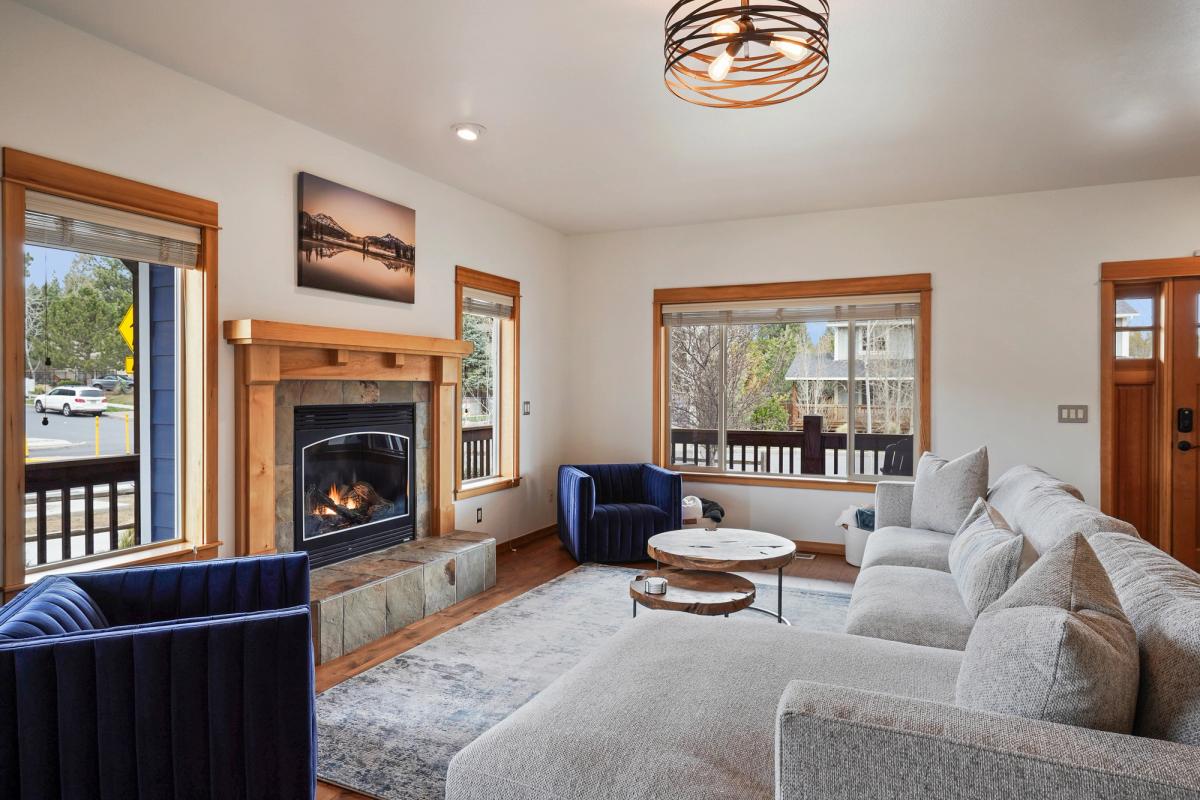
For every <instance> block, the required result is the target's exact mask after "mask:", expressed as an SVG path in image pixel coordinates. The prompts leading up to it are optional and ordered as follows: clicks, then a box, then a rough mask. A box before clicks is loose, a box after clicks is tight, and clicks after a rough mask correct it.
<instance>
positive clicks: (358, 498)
mask: <svg viewBox="0 0 1200 800" xmlns="http://www.w3.org/2000/svg"><path fill="white" fill-rule="evenodd" d="M415 421H416V407H415V406H414V405H413V404H412V403H386V404H368V405H334V406H299V407H297V408H296V412H295V428H296V438H295V450H294V458H293V460H294V462H295V466H294V471H295V476H294V484H293V486H294V497H295V509H294V512H293V524H294V531H295V548H296V550H307V551H308V557H309V563H310V564H311V565H312V566H313V567H319V566H323V565H325V564H332V563H335V562H337V561H343V560H345V559H347V558H353V557H354V556H357V555H361V554H363V553H368V552H371V551H373V550H381V549H383V548H385V547H390V546H392V545H394V544H398V543H400V542H406V541H409V540H410V539H413V538H414V537H415V536H416V525H415V522H416V519H417V513H416V512H417V509H416V493H415V491H414V489H415V484H416V479H415V475H414V470H415V468H416V464H415V459H414V458H413V457H411V456H412V448H413V441H414V435H415V428H416V425H415Z"/></svg>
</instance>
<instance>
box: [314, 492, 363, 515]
mask: <svg viewBox="0 0 1200 800" xmlns="http://www.w3.org/2000/svg"><path fill="white" fill-rule="evenodd" d="M325 494H326V496H328V497H329V499H330V500H332V501H333V503H334V505H339V506H341V507H342V508H345V509H347V510H348V511H353V510H354V509H356V508H358V506H359V498H358V497H356V496H355V495H353V494H351V493H350V492H346V496H345V497H343V496H342V493H341V489H340V488H339V487H338V485H337V484H333V485H331V486H330V487H329V491H327V492H325ZM316 514H317V515H318V516H322V517H334V516H337V511H335V510H334V509H332V508H330V507H329V506H328V505H325V504H322V505H321V507H320V508H318V509H317V510H316Z"/></svg>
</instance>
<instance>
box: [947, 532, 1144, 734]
mask: <svg viewBox="0 0 1200 800" xmlns="http://www.w3.org/2000/svg"><path fill="white" fill-rule="evenodd" d="M1137 691H1138V645H1137V638H1136V636H1135V635H1134V631H1133V626H1132V625H1130V624H1129V620H1128V619H1126V618H1125V615H1124V613H1122V611H1121V603H1120V602H1119V601H1118V599H1117V593H1116V592H1115V591H1114V590H1113V586H1112V583H1111V582H1110V581H1109V578H1108V575H1107V574H1106V573H1105V571H1104V567H1103V566H1102V565H1101V563H1100V559H1099V558H1097V557H1096V553H1095V552H1094V551H1093V550H1092V548H1091V547H1090V546H1089V545H1088V543H1087V540H1086V539H1085V538H1084V536H1083V535H1082V534H1078V533H1076V534H1073V535H1071V536H1069V537H1067V538H1066V539H1064V540H1062V541H1061V542H1059V543H1058V544H1057V545H1055V546H1054V547H1053V548H1052V549H1051V550H1049V551H1048V552H1047V553H1045V554H1044V555H1043V556H1042V557H1041V558H1040V559H1038V561H1037V563H1036V564H1034V565H1033V567H1031V568H1030V570H1029V571H1028V572H1026V573H1025V574H1024V575H1022V576H1021V578H1020V579H1019V580H1018V581H1017V582H1016V583H1015V584H1014V585H1013V587H1012V588H1011V589H1010V590H1009V591H1008V592H1007V593H1006V594H1005V595H1004V597H1002V598H1000V599H999V600H997V601H996V602H995V603H993V604H992V605H991V606H989V607H988V609H987V611H985V612H984V613H983V614H981V615H980V616H979V619H978V621H976V623H975V629H974V630H973V631H971V638H970V641H968V642H967V650H966V653H965V655H964V657H963V668H962V671H961V672H960V673H959V676H958V688H957V690H956V692H955V700H956V702H957V703H958V705H961V706H964V707H966V708H971V709H975V710H977V711H989V712H993V713H997V714H1012V715H1014V716H1018V717H1027V718H1029V719H1037V720H1043V721H1046V722H1057V723H1060V724H1063V725H1076V726H1079V727H1084V728H1093V729H1096V730H1104V731H1111V732H1113V733H1129V732H1130V731H1132V730H1133V717H1134V710H1135V706H1136V704H1137Z"/></svg>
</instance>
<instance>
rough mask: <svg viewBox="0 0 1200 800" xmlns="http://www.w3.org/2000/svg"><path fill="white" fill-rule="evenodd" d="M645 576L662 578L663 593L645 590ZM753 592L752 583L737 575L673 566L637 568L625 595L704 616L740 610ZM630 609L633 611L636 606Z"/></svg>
mask: <svg viewBox="0 0 1200 800" xmlns="http://www.w3.org/2000/svg"><path fill="white" fill-rule="evenodd" d="M647 578H666V579H667V591H666V593H665V594H649V593H648V592H647V591H646V579H647ZM754 595H755V589H754V584H753V583H751V582H750V581H748V580H746V579H745V578H743V577H742V576H741V575H731V574H729V573H728V572H710V571H701V570H694V569H675V568H674V567H668V568H667V569H656V570H651V571H649V572H640V573H638V575H637V577H636V578H634V579H633V581H632V582H631V583H630V584H629V596H630V597H632V598H633V599H634V600H636V601H637V602H638V603H639V604H641V605H643V606H645V607H646V608H657V609H660V610H665V611H684V612H687V613H688V614H700V615H702V616H706V617H715V616H718V615H720V614H725V615H729V614H732V613H733V612H735V611H741V610H742V609H743V608H747V607H749V606H750V605H751V604H752V603H753V602H754ZM634 613H635V614H636V613H637V610H636V609H634Z"/></svg>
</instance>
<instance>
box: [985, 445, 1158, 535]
mask: <svg viewBox="0 0 1200 800" xmlns="http://www.w3.org/2000/svg"><path fill="white" fill-rule="evenodd" d="M987 501H988V502H989V503H991V504H992V505H993V506H995V507H996V508H997V509H999V510H1000V513H1001V514H1003V515H1004V518H1005V519H1006V520H1008V524H1009V525H1010V526H1011V527H1012V529H1013V530H1014V531H1016V532H1017V533H1020V534H1023V535H1024V536H1025V539H1026V541H1027V542H1028V543H1029V545H1030V546H1031V547H1032V548H1033V550H1034V551H1036V552H1037V553H1045V552H1046V551H1047V550H1049V549H1050V548H1052V547H1054V545H1056V544H1058V543H1059V542H1060V541H1062V540H1063V539H1065V538H1066V537H1068V536H1070V535H1071V534H1072V533H1082V534H1083V535H1084V536H1087V537H1089V538H1090V537H1091V536H1092V535H1093V534H1095V533H1099V532H1100V531H1116V532H1118V533H1125V534H1128V535H1130V536H1137V529H1135V528H1134V527H1133V526H1132V525H1130V524H1129V523H1128V522H1125V521H1123V520H1119V519H1117V518H1115V517H1110V516H1108V515H1107V514H1105V513H1104V512H1103V511H1101V510H1100V509H1098V508H1093V507H1092V506H1089V505H1088V504H1087V503H1085V502H1084V501H1083V495H1082V494H1081V493H1080V491H1079V490H1078V489H1076V488H1075V487H1074V486H1072V485H1071V484H1069V483H1064V482H1063V481H1060V480H1059V479H1058V478H1055V477H1053V476H1052V475H1050V474H1049V473H1047V472H1045V471H1043V470H1040V469H1038V468H1037V467H1031V466H1028V465H1024V466H1020V467H1013V468H1012V469H1010V470H1008V471H1007V472H1005V473H1004V474H1003V475H1001V476H1000V478H999V479H998V480H997V481H996V485H995V486H993V487H992V489H991V491H990V492H988V495H987Z"/></svg>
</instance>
